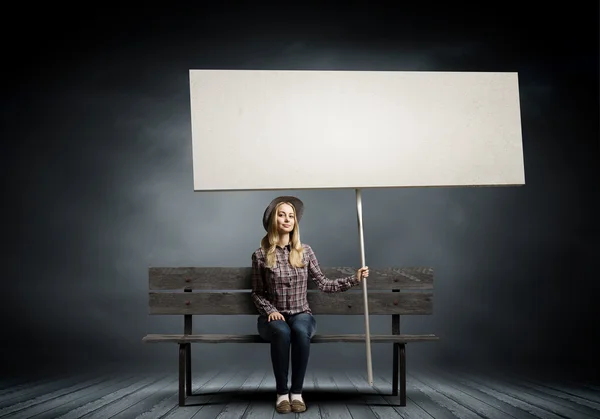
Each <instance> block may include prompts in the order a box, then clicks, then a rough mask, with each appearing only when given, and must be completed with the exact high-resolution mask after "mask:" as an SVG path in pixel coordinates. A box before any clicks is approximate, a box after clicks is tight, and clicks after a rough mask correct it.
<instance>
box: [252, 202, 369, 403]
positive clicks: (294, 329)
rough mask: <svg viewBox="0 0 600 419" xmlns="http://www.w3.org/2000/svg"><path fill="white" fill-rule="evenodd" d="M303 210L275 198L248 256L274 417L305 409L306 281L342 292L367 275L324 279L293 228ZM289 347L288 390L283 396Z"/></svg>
mask: <svg viewBox="0 0 600 419" xmlns="http://www.w3.org/2000/svg"><path fill="white" fill-rule="evenodd" d="M303 211H304V205H303V203H302V201H300V199H298V198H296V197H292V196H280V197H278V198H275V199H274V200H273V201H272V202H271V203H270V204H269V206H268V207H267V208H266V210H265V212H264V214H263V226H264V228H265V230H266V231H267V234H266V235H265V236H264V237H263V239H262V241H261V246H260V248H258V249H257V250H256V251H254V253H253V254H252V300H253V301H254V304H255V305H256V308H257V310H258V312H259V317H258V320H257V327H258V333H259V334H260V336H261V337H262V338H263V339H264V340H266V341H268V342H270V343H271V363H272V364H273V373H274V375H275V382H276V385H277V400H276V403H275V408H276V410H277V412H279V413H288V412H291V411H293V412H304V411H305V410H306V405H305V404H304V400H303V399H302V387H303V384H304V375H305V373H306V367H307V365H308V357H309V353H310V341H311V338H312V337H313V336H314V334H315V331H316V326H317V324H316V321H315V318H314V317H313V315H312V312H311V309H310V307H309V305H308V301H307V299H306V290H307V285H308V278H309V277H310V278H311V279H312V280H313V281H315V283H316V284H317V287H318V288H319V289H320V290H321V291H323V292H342V291H346V290H348V289H350V288H351V287H353V286H354V285H357V284H359V283H360V280H361V279H362V277H367V276H368V275H369V270H368V267H363V268H360V269H359V270H358V271H357V272H356V274H355V275H351V276H349V277H346V278H339V279H328V278H326V277H325V276H324V275H323V273H322V272H321V270H320V268H319V262H318V261H317V258H316V256H315V253H314V252H313V250H312V248H311V247H310V246H309V245H307V244H306V243H301V242H300V228H299V225H298V223H299V221H300V218H301V217H302V213H303ZM290 348H291V357H292V385H291V389H290V390H291V392H290V394H288V367H289V362H290Z"/></svg>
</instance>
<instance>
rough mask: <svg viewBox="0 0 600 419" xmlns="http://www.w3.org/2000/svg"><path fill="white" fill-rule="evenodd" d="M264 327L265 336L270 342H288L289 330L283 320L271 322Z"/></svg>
mask: <svg viewBox="0 0 600 419" xmlns="http://www.w3.org/2000/svg"><path fill="white" fill-rule="evenodd" d="M266 326H267V327H266V334H267V335H268V336H269V338H270V340H274V339H277V340H283V341H289V340H290V336H291V330H290V327H289V326H288V324H287V323H286V322H285V320H271V321H270V322H268V323H267V325H266Z"/></svg>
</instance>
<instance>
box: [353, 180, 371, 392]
mask: <svg viewBox="0 0 600 419" xmlns="http://www.w3.org/2000/svg"><path fill="white" fill-rule="evenodd" d="M356 215H357V218H358V236H359V239H360V264H361V265H360V267H361V268H362V267H364V266H366V264H365V239H364V234H363V222H362V196H361V193H360V189H356ZM361 284H362V289H363V300H364V307H365V343H366V344H367V379H368V381H369V385H371V386H373V367H372V364H371V332H370V330H369V301H368V298H367V278H365V277H363V278H362V280H361Z"/></svg>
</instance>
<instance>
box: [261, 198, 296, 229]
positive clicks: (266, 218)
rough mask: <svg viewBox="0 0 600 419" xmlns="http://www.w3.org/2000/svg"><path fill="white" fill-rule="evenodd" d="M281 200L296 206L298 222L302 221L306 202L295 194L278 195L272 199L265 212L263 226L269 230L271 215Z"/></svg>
mask: <svg viewBox="0 0 600 419" xmlns="http://www.w3.org/2000/svg"><path fill="white" fill-rule="evenodd" d="M280 202H289V203H290V204H292V205H293V206H294V208H296V222H300V219H301V218H302V213H303V212H304V204H303V203H302V201H301V200H300V199H298V198H296V197H295V196H278V197H277V198H275V199H274V200H272V201H271V203H270V204H269V206H268V207H267V209H265V213H264V214H263V227H264V228H265V230H267V231H269V217H271V212H273V210H274V209H275V207H276V206H277V204H279V203H280Z"/></svg>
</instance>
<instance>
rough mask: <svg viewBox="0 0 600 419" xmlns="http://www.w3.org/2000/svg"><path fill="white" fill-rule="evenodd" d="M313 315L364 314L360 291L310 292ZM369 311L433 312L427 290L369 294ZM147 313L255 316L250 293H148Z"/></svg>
mask: <svg viewBox="0 0 600 419" xmlns="http://www.w3.org/2000/svg"><path fill="white" fill-rule="evenodd" d="M306 298H307V300H308V304H309V306H310V308H311V310H312V312H313V314H355V315H362V314H364V302H363V294H362V292H348V291H346V292H338V293H324V292H309V293H308V295H307V297H306ZM368 299H369V314H370V315H378V314H380V315H385V314H410V315H421V314H432V313H433V295H432V293H428V292H415V293H399V292H379V293H370V294H369V295H368ZM149 305H150V313H149V314H174V315H177V314H180V315H183V314H192V315H195V314H213V315H214V314H216V315H237V314H248V315H258V311H257V310H256V306H255V305H254V302H253V301H252V298H251V296H250V293H249V292H215V293H205V292H150V293H149Z"/></svg>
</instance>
